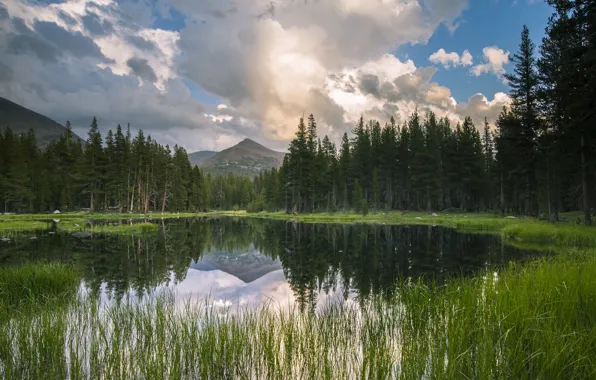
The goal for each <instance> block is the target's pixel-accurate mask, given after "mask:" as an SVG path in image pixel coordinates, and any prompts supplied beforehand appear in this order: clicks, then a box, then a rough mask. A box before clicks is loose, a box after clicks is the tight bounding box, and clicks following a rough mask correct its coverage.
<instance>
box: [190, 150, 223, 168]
mask: <svg viewBox="0 0 596 380" xmlns="http://www.w3.org/2000/svg"><path fill="white" fill-rule="evenodd" d="M216 154H217V152H214V151H212V150H202V151H200V152H194V153H191V154H189V155H188V160H189V161H190V163H191V164H192V165H198V164H200V163H201V162H203V161H205V160H208V159H210V158H211V157H213V156H215V155H216Z"/></svg>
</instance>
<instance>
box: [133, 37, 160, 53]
mask: <svg viewBox="0 0 596 380" xmlns="http://www.w3.org/2000/svg"><path fill="white" fill-rule="evenodd" d="M125 38H126V41H128V42H129V43H131V44H132V45H134V46H136V47H137V48H139V49H141V50H145V51H156V50H157V46H156V45H155V44H154V43H153V42H152V41H147V40H146V39H144V38H143V37H139V36H126V37H125Z"/></svg>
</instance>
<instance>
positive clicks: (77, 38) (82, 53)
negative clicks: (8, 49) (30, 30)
mask: <svg viewBox="0 0 596 380" xmlns="http://www.w3.org/2000/svg"><path fill="white" fill-rule="evenodd" d="M34 28H35V31H36V32H37V33H38V34H39V35H41V36H43V37H44V38H45V39H47V40H48V41H50V42H52V43H53V44H54V45H56V47H57V48H58V49H59V50H60V51H62V52H69V53H71V54H73V55H75V56H77V57H93V58H97V59H100V60H107V61H109V60H108V59H107V58H106V57H104V55H103V54H102V53H101V50H100V49H99V46H97V44H96V43H95V42H94V41H93V40H92V39H91V38H89V37H87V36H84V35H83V34H81V32H73V31H68V30H66V29H63V28H61V27H60V26H58V24H56V23H54V22H45V21H37V22H35V24H34Z"/></svg>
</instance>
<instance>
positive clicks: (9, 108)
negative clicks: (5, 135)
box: [0, 97, 78, 147]
mask: <svg viewBox="0 0 596 380" xmlns="http://www.w3.org/2000/svg"><path fill="white" fill-rule="evenodd" d="M6 127H10V129H12V130H13V132H15V133H17V134H21V133H27V132H28V131H29V129H33V130H34V131H35V136H36V137H37V143H38V144H39V145H40V146H42V147H43V146H45V145H47V144H48V143H49V142H50V141H53V140H58V139H59V138H60V136H62V135H63V134H64V132H65V131H66V128H65V127H64V126H62V125H60V124H58V123H56V122H55V121H54V120H52V119H50V118H48V117H46V116H44V115H40V114H38V113H37V112H34V111H31V110H30V109H27V108H25V107H23V106H20V105H18V104H16V103H13V102H11V101H10V100H8V99H4V98H2V97H0V129H2V130H4V129H6ZM75 136H76V135H75ZM77 137H78V136H77Z"/></svg>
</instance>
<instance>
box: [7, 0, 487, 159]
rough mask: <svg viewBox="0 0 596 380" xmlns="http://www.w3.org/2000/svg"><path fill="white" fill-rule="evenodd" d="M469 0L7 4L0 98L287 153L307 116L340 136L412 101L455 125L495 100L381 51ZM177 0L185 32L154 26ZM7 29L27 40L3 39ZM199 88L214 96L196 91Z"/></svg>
mask: <svg viewBox="0 0 596 380" xmlns="http://www.w3.org/2000/svg"><path fill="white" fill-rule="evenodd" d="M272 4H273V5H272ZM467 4H468V1H467V0H447V1H445V0H425V1H421V0H400V1H394V0H325V1H295V0H278V1H276V2H274V3H271V2H270V1H269V0H245V1H241V2H238V1H233V0H203V1H191V0H159V1H158V2H157V4H155V2H152V1H149V0H139V1H123V2H120V1H115V0H101V1H99V0H98V1H97V3H94V2H92V1H89V0H72V1H69V2H61V3H53V4H51V5H42V4H39V3H25V2H9V3H8V4H7V6H6V7H7V10H8V13H10V15H11V16H13V18H17V19H19V20H22V22H21V23H20V24H14V25H13V23H12V22H11V21H7V20H4V21H0V23H1V25H0V69H2V67H7V68H9V69H10V73H11V74H10V75H8V76H6V77H5V78H4V77H3V78H0V80H2V81H3V83H2V86H0V96H5V97H9V98H10V99H11V100H13V101H16V102H18V103H20V104H23V105H24V106H26V107H29V108H32V109H34V110H35V111H37V112H41V113H43V114H46V115H48V116H50V117H52V118H54V119H56V120H58V121H62V122H63V121H65V120H70V121H71V122H72V123H73V125H74V126H75V130H76V131H78V132H81V133H84V132H85V130H86V128H87V127H88V125H89V122H90V120H91V118H92V117H93V116H94V115H95V116H97V117H98V118H99V121H100V127H101V128H102V129H103V130H104V131H105V129H106V128H113V127H115V125H116V124H117V123H121V124H126V123H127V122H131V124H132V128H133V131H134V130H135V129H137V128H143V129H144V130H146V132H147V133H148V134H151V136H152V137H154V138H158V139H159V141H160V142H162V143H169V144H170V145H173V144H176V143H178V144H181V145H183V146H185V147H186V148H187V149H189V150H197V149H222V148H225V147H227V146H229V145H230V144H233V143H235V142H238V141H240V140H241V139H243V138H244V137H250V138H253V139H255V140H257V141H260V142H264V143H266V145H268V146H271V147H272V148H276V149H284V148H287V141H288V140H289V139H291V138H292V137H293V135H294V132H295V128H296V125H297V123H298V119H299V117H301V116H302V115H303V114H309V113H313V114H315V116H316V117H317V120H318V122H319V127H320V134H321V135H323V134H330V136H331V137H333V138H335V139H339V138H340V137H341V135H342V134H343V132H344V131H348V130H350V129H351V128H352V127H353V123H354V121H355V120H356V119H357V118H359V117H360V115H364V116H365V117H366V118H368V117H375V118H379V119H380V120H388V119H389V118H390V117H391V116H395V117H397V118H400V119H402V120H403V119H405V117H407V116H409V114H410V113H411V112H413V111H414V110H416V109H419V110H420V111H421V112H426V111H427V110H432V111H433V112H436V113H437V115H439V116H445V117H448V118H450V119H451V120H457V121H459V120H461V116H462V115H461V114H462V112H464V111H469V112H471V113H474V115H477V116H474V117H476V118H480V117H482V115H483V114H485V113H488V114H490V115H492V113H491V112H492V111H493V108H495V107H497V106H496V105H495V104H496V103H494V102H495V99H496V98H495V99H493V100H492V101H488V100H486V101H485V102H483V101H482V99H476V98H474V99H471V101H469V102H468V103H461V104H458V103H457V102H456V101H455V100H454V99H453V98H452V96H451V91H450V89H449V88H447V87H444V86H441V85H440V84H438V83H436V82H434V81H433V76H434V74H435V72H436V68H433V67H416V65H415V63H414V62H413V61H411V60H405V61H401V60H399V59H397V58H396V57H395V56H394V55H392V54H387V52H390V51H394V50H395V49H396V48H398V47H399V46H401V45H404V44H410V43H412V44H416V43H426V42H427V41H428V40H429V38H430V37H431V36H432V35H433V33H434V32H435V30H436V28H437V27H439V26H440V25H445V26H447V27H448V28H449V29H450V30H454V28H456V27H457V24H458V22H459V21H458V20H459V18H460V16H461V13H462V11H463V10H464V9H465V8H466V7H467ZM150 6H154V8H151V7H150ZM173 7H175V9H176V10H177V11H178V12H181V13H182V14H183V15H184V18H185V23H184V25H181V28H182V29H181V30H180V31H171V30H162V29H157V28H155V27H152V25H153V24H154V21H155V17H156V16H155V15H157V14H162V15H163V14H169V12H170V11H171V10H172V9H174V8H173ZM65 15H66V16H65ZM395 25H400V27H399V28H395ZM44 34H47V35H44ZM15 37H18V38H25V39H27V38H28V39H29V40H30V41H28V43H27V44H24V43H19V44H15V43H14V42H13V43H12V45H11V42H10V41H11V40H12V39H14V38H15ZM61 41H65V42H61ZM17 42H18V41H17ZM36 44H37V45H39V46H37V45H36ZM44 47H45V50H43V49H44ZM4 53H10V54H4ZM466 53H467V52H466V51H465V52H464V53H463V54H461V56H460V55H458V60H457V62H458V64H459V65H462V66H467V65H471V63H472V57H471V55H470V54H469V53H467V54H466ZM452 64H454V63H450V65H452ZM187 85H188V86H190V87H191V88H193V91H192V93H191V91H190V90H189V89H188V87H187ZM195 89H197V91H195ZM196 92H198V93H201V95H200V96H201V97H202V96H203V95H202V94H205V98H208V99H210V100H209V103H203V102H201V101H197V100H196V99H195V98H193V95H194V96H195V97H197V95H196ZM211 99H213V101H212V100H211ZM484 99H485V98H484ZM210 103H214V104H210ZM218 104H225V105H226V107H218ZM486 104H491V105H489V106H487V105H486ZM491 117H492V116H491Z"/></svg>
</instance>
